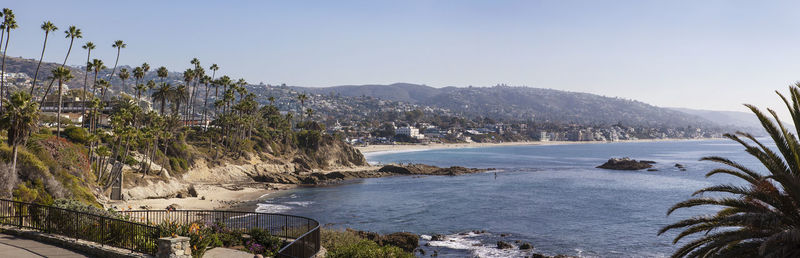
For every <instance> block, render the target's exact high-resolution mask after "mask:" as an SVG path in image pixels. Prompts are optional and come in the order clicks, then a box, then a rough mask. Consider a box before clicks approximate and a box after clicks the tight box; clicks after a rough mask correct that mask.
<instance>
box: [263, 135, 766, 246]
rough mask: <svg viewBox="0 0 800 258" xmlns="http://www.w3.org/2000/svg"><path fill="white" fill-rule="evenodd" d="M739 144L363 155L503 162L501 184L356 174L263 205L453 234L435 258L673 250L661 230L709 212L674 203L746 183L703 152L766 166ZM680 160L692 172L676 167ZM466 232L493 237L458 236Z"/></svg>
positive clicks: (332, 219)
mask: <svg viewBox="0 0 800 258" xmlns="http://www.w3.org/2000/svg"><path fill="white" fill-rule="evenodd" d="M742 150H743V148H742V147H741V146H740V145H738V144H735V143H733V142H732V141H727V140H704V141H673V142H641V143H608V144H571V145H555V146H508V147H489V148H471V149H442V150H429V151H417V152H403V153H384V154H380V153H378V154H375V155H368V160H369V161H370V162H380V163H390V162H402V163H408V162H413V163H424V164H431V165H437V166H452V165H459V166H466V167H480V168H497V169H498V172H497V179H495V176H494V173H492V172H487V173H480V174H472V175H463V176H456V177H448V176H425V177H411V176H398V177H390V178H375V179H365V180H356V181H352V182H349V183H347V184H343V185H336V186H329V187H317V188H302V189H295V190H291V191H288V192H283V193H280V194H276V195H274V196H271V199H269V200H267V201H265V202H264V203H262V204H261V205H260V206H259V208H258V210H259V211H263V212H291V213H292V214H298V215H304V216H309V217H313V218H316V219H318V220H319V221H320V222H321V223H323V224H332V225H334V227H351V228H355V229H360V230H369V231H377V232H381V233H391V232H397V231H409V232H413V233H417V234H426V235H431V234H451V236H450V237H451V238H455V239H454V240H455V241H452V242H451V241H444V242H431V245H432V247H426V249H427V250H428V251H429V252H430V251H432V250H438V251H439V252H440V254H441V255H440V256H442V255H444V256H464V255H480V256H488V257H491V256H522V255H524V254H525V253H523V252H519V251H516V250H514V251H500V250H497V249H495V248H494V247H495V245H496V241H497V240H503V241H506V242H513V241H514V240H522V241H528V242H530V243H532V244H533V245H534V246H535V251H536V252H539V253H546V254H568V255H581V256H603V257H608V256H611V257H642V256H648V257H652V256H668V255H669V254H670V253H671V252H672V251H673V250H675V248H676V246H674V245H672V238H673V237H674V236H675V234H676V233H674V232H669V233H668V234H666V235H663V236H656V233H657V231H658V230H659V228H661V227H662V226H664V225H667V224H669V223H671V222H675V221H678V220H679V219H682V218H686V217H688V216H692V215H698V214H701V213H707V212H711V211H713V210H710V209H712V208H697V209H687V210H681V211H678V212H675V213H673V215H671V216H669V217H667V216H666V211H667V209H668V208H669V207H671V206H672V205H673V204H675V203H677V202H679V201H682V200H685V199H687V198H688V197H690V195H691V194H692V193H693V192H694V191H696V190H698V189H700V188H702V187H705V186H710V185H712V184H719V183H740V182H739V181H737V180H735V179H733V178H732V177H727V176H714V177H711V178H705V173H707V172H708V171H710V170H711V169H713V168H716V167H720V165H717V164H714V163H710V162H701V161H698V159H699V158H701V157H704V156H711V155H718V156H723V157H727V158H731V159H733V160H736V161H739V162H741V163H743V164H745V165H746V166H749V167H751V168H754V169H756V171H760V169H759V167H758V166H757V165H756V163H755V162H756V161H755V160H754V159H752V158H750V157H748V156H747V155H746V154H745V153H744V152H743V151H742ZM610 157H632V158H635V159H644V160H653V161H656V162H658V163H657V164H656V168H657V169H659V171H657V172H646V171H635V172H634V171H611V170H603V169H597V168H594V167H595V166H597V165H600V164H602V163H603V162H605V161H606V160H607V159H608V158H610ZM675 163H680V164H683V165H685V166H686V168H687V171H684V172H682V171H679V170H678V169H676V168H675V167H674V165H675ZM471 230H486V231H487V232H488V233H486V234H479V235H474V234H470V235H467V236H463V235H462V236H459V235H457V233H461V232H467V231H471ZM500 234H510V236H506V237H500ZM680 243H683V242H680ZM474 244H481V245H482V246H473V245H474ZM515 245H516V244H515Z"/></svg>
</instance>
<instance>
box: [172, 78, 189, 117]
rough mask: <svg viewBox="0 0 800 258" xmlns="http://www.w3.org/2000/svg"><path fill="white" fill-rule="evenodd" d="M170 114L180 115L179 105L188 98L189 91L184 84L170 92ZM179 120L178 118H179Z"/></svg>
mask: <svg viewBox="0 0 800 258" xmlns="http://www.w3.org/2000/svg"><path fill="white" fill-rule="evenodd" d="M171 96H172V104H173V107H172V112H173V114H175V115H178V114H180V113H179V112H180V110H181V103H183V102H184V101H186V100H187V99H188V98H189V91H188V89H186V85H185V84H181V85H178V87H175V89H173V90H172V94H171ZM179 118H180V117H179Z"/></svg>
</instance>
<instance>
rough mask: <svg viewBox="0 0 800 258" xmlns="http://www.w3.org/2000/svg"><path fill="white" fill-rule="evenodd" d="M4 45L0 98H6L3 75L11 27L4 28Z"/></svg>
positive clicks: (0, 74)
mask: <svg viewBox="0 0 800 258" xmlns="http://www.w3.org/2000/svg"><path fill="white" fill-rule="evenodd" d="M6 34H8V35H6V45H5V46H3V64H2V65H0V95H2V96H0V98H6V97H7V96H8V90H7V89H6V87H5V81H6V79H5V75H6V53H8V39H10V38H11V29H10V28H6ZM2 103H3V102H2V101H0V108H2V107H3V104H2Z"/></svg>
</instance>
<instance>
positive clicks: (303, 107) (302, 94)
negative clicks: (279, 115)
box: [297, 93, 308, 120]
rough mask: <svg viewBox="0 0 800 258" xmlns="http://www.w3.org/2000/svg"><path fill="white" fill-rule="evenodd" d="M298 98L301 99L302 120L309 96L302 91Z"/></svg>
mask: <svg viewBox="0 0 800 258" xmlns="http://www.w3.org/2000/svg"><path fill="white" fill-rule="evenodd" d="M297 99H298V100H300V116H301V117H300V120H302V119H303V118H302V116H303V112H302V111H303V109H305V107H306V100H308V96H307V95H306V94H305V93H300V95H297Z"/></svg>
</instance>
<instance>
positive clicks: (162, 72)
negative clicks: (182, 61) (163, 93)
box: [156, 66, 169, 82]
mask: <svg viewBox="0 0 800 258" xmlns="http://www.w3.org/2000/svg"><path fill="white" fill-rule="evenodd" d="M156 74H158V78H161V82H164V79H166V78H167V76H169V71H168V70H167V68H166V67H163V66H162V67H159V68H158V70H156Z"/></svg>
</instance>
